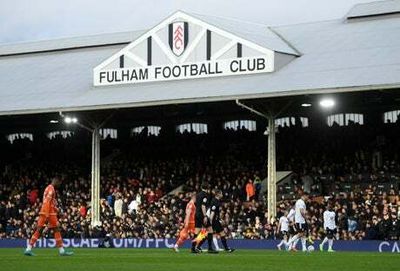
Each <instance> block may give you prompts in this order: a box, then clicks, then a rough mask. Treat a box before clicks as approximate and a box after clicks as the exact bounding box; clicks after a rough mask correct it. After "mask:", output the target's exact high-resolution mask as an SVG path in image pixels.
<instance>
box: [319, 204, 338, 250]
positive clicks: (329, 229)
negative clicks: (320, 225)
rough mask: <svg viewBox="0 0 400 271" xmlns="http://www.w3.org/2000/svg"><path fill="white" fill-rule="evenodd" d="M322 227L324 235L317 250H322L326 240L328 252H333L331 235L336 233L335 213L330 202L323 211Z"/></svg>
mask: <svg viewBox="0 0 400 271" xmlns="http://www.w3.org/2000/svg"><path fill="white" fill-rule="evenodd" d="M324 229H325V233H326V236H325V239H324V240H323V241H322V243H321V244H320V245H319V250H320V251H324V245H325V243H326V242H328V252H335V251H334V250H333V248H332V246H333V237H334V235H335V233H336V214H335V212H334V210H333V208H332V205H331V204H328V205H327V208H326V210H325V212H324Z"/></svg>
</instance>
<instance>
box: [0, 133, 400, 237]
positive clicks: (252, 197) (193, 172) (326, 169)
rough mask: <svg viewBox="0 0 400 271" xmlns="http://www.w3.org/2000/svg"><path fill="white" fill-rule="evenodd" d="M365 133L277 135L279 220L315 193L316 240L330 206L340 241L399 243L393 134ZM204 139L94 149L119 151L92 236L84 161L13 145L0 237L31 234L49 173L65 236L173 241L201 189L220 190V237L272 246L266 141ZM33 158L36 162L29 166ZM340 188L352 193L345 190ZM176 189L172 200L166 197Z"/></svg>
mask: <svg viewBox="0 0 400 271" xmlns="http://www.w3.org/2000/svg"><path fill="white" fill-rule="evenodd" d="M364 128H365V127H359V126H357V125H354V127H346V129H343V128H337V127H333V128H331V129H332V130H331V131H330V133H331V134H330V133H329V131H324V133H326V134H321V133H320V132H318V131H315V130H312V131H310V130H308V131H307V129H300V128H299V127H293V128H288V127H282V128H281V129H279V134H278V136H277V139H278V150H277V153H278V164H277V167H278V170H289V171H292V172H293V174H292V175H291V179H290V182H289V184H288V185H289V186H290V187H291V189H292V191H291V193H292V194H291V195H292V197H291V198H288V197H286V198H285V197H281V198H280V202H279V204H278V215H277V216H278V217H279V216H280V215H282V213H283V211H284V210H287V209H289V208H291V206H292V205H293V198H296V196H297V192H296V191H297V190H298V189H300V188H301V189H304V190H309V191H308V192H312V195H313V196H312V200H311V201H310V202H309V203H308V206H309V217H310V221H309V223H310V225H311V227H310V228H311V232H310V233H311V235H312V236H313V237H314V238H321V237H322V235H323V232H322V213H323V211H324V208H325V203H326V201H327V200H328V199H330V200H331V201H333V202H334V203H335V210H336V212H337V217H338V229H339V231H338V233H337V238H338V239H398V238H399V235H400V225H399V224H400V222H399V215H400V213H399V209H398V207H397V206H398V202H399V200H400V197H399V187H398V186H399V182H398V176H399V174H398V173H399V171H400V170H399V163H398V157H397V153H398V152H397V151H398V150H399V145H400V144H399V142H398V139H396V136H394V133H393V132H392V130H389V132H388V133H386V132H387V131H386V132H385V136H384V140H383V143H382V135H380V134H379V133H378V132H377V131H376V130H368V131H366V130H365V129H367V128H365V129H364ZM368 129H371V128H368ZM396 129H397V128H396ZM210 137H211V136H210ZM210 137H208V136H207V135H194V134H190V133H189V134H187V135H181V136H178V137H177V138H175V139H171V138H168V139H165V138H162V137H161V138H156V137H146V138H140V139H133V140H132V141H133V143H132V142H130V143H126V142H117V141H115V142H113V141H112V140H106V141H105V142H104V143H102V144H103V145H104V147H105V149H107V148H109V149H110V150H113V151H115V149H119V150H120V151H119V154H118V155H116V156H115V155H113V156H112V159H111V158H110V159H105V161H104V162H103V164H102V173H101V176H102V177H101V198H102V199H101V221H102V225H101V226H99V227H95V228H92V227H91V226H90V171H89V169H88V168H87V167H84V166H82V164H88V165H89V164H90V163H88V160H87V159H88V157H84V158H82V157H81V160H78V159H75V160H74V163H71V162H68V161H71V159H66V157H54V156H53V155H50V158H48V159H47V160H46V159H44V157H46V156H45V154H46V147H44V149H45V150H43V149H40V148H37V147H34V148H33V147H32V145H34V142H33V143H32V142H27V141H24V142H21V143H19V142H15V143H14V144H16V145H15V146H16V147H15V146H13V147H8V148H9V150H10V151H13V149H12V148H18V150H19V151H22V149H29V150H30V151H31V153H30V154H29V155H27V154H26V153H25V154H24V159H22V160H20V161H18V162H15V163H13V164H10V163H6V164H7V166H4V170H3V171H2V174H1V177H0V178H1V180H0V238H27V237H29V236H30V235H31V234H32V231H33V228H34V226H35V219H36V217H37V214H38V212H39V208H40V202H41V195H42V193H43V190H44V187H45V186H46V185H47V184H48V183H49V182H50V179H51V176H54V175H56V174H57V175H62V176H63V179H64V181H63V184H62V187H61V188H60V189H59V191H58V198H59V201H60V203H59V204H60V207H61V208H60V214H59V220H60V225H61V229H62V234H63V236H64V237H67V238H80V237H85V238H90V237H102V236H104V235H105V234H106V233H109V234H111V235H112V236H114V237H116V238H128V237H137V238H174V237H176V236H177V233H178V232H179V229H180V227H181V226H182V221H183V218H184V209H185V206H186V203H187V201H188V199H189V197H190V194H191V193H192V192H194V191H199V186H200V184H201V183H202V182H208V183H210V184H211V185H212V187H214V188H219V189H221V190H222V191H223V194H224V198H223V206H222V211H221V217H222V219H223V220H224V223H225V224H226V225H227V227H226V231H227V234H228V236H230V237H231V238H250V239H274V238H278V236H277V235H276V228H277V224H276V221H268V220H267V217H268V213H267V211H266V210H267V208H266V203H265V195H264V194H263V193H261V191H262V189H261V187H262V180H264V179H265V174H263V172H265V171H266V164H265V160H266V159H265V156H264V155H263V153H266V150H265V136H264V135H262V134H260V133H255V132H254V133H251V132H246V131H241V132H240V133H238V134H236V133H235V132H233V131H227V132H226V134H222V135H221V136H220V138H216V137H211V138H210ZM294 138H296V140H294ZM216 140H217V141H216ZM70 141H73V140H72V139H71V140H70ZM165 142H168V144H165ZM262 142H264V143H262ZM284 142H285V144H283V143H284ZM295 142H297V143H295ZM299 142H300V143H299ZM310 142H312V144H311V143H310ZM18 144H21V145H23V148H22V147H18ZM51 144H53V145H52V146H51V148H50V147H48V146H47V148H49V149H51V150H52V152H51V153H53V152H54V148H61V150H60V152H62V150H66V144H65V143H60V144H61V147H60V144H57V145H56V143H54V142H53V143H51ZM72 144H78V143H76V142H72ZM263 144H264V145H263ZM260 146H264V147H260ZM78 149H79V148H78ZM80 150H81V149H80ZM121 150H132V151H130V152H129V151H121ZM66 151H67V150H66ZM69 151H70V150H69ZM71 155H72V154H71ZM74 155H76V157H80V155H79V154H74ZM38 156H39V157H40V159H35V158H36V157H38ZM114 156H115V157H114ZM138 157H139V158H138ZM85 159H86V160H85ZM39 161H40V162H39ZM61 161H62V162H61ZM346 185H350V189H347V190H346ZM177 187H180V188H181V190H180V192H176V193H172V194H170V193H169V192H171V191H173V190H174V189H175V188H177Z"/></svg>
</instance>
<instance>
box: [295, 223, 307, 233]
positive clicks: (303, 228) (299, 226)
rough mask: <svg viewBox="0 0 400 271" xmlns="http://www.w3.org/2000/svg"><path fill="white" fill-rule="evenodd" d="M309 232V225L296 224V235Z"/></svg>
mask: <svg viewBox="0 0 400 271" xmlns="http://www.w3.org/2000/svg"><path fill="white" fill-rule="evenodd" d="M307 231H308V226H307V223H296V233H299V232H307Z"/></svg>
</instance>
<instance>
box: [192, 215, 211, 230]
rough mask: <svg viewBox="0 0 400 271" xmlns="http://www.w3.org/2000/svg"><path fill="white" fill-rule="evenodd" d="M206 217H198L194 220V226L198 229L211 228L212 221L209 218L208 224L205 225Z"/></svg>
mask: <svg viewBox="0 0 400 271" xmlns="http://www.w3.org/2000/svg"><path fill="white" fill-rule="evenodd" d="M203 220H204V216H196V217H195V220H194V226H195V227H196V228H208V227H210V226H211V223H210V219H208V218H207V223H206V224H204V221H203Z"/></svg>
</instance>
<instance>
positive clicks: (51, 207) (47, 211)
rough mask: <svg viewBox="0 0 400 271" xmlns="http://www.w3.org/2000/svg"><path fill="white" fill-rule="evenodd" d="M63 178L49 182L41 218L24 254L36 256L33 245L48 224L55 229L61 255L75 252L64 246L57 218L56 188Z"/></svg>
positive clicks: (40, 214)
mask: <svg viewBox="0 0 400 271" xmlns="http://www.w3.org/2000/svg"><path fill="white" fill-rule="evenodd" d="M60 184H61V180H60V178H58V177H55V178H53V179H52V181H51V184H49V185H48V186H47V187H46V189H45V190H44V193H43V204H42V208H41V209H40V213H39V219H38V222H37V228H36V231H35V232H34V234H33V236H32V238H31V239H30V241H29V245H28V246H27V248H26V250H25V252H24V255H26V256H34V254H33V252H32V247H34V246H35V243H36V241H37V240H38V239H39V238H40V236H41V235H42V233H43V230H44V227H45V226H47V227H48V228H49V229H51V230H53V233H54V239H55V240H56V245H57V247H58V249H59V252H60V256H71V255H72V254H73V252H71V251H66V250H65V249H64V246H63V240H62V238H61V233H60V227H59V223H58V219H57V213H58V208H57V200H56V190H55V188H57V187H58V186H60Z"/></svg>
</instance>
